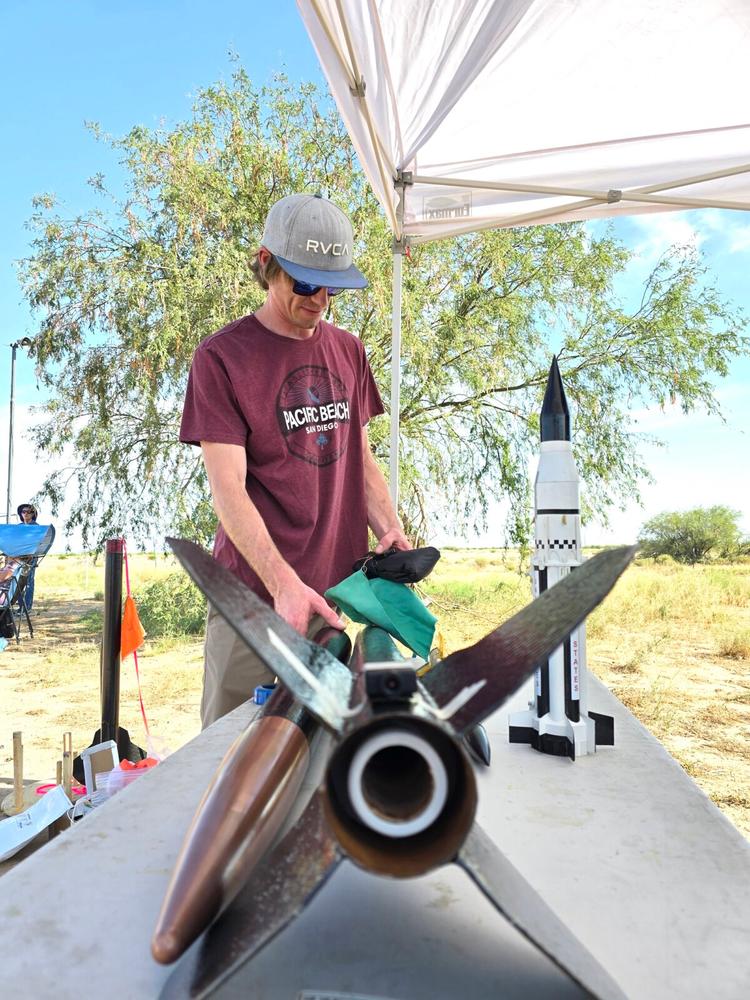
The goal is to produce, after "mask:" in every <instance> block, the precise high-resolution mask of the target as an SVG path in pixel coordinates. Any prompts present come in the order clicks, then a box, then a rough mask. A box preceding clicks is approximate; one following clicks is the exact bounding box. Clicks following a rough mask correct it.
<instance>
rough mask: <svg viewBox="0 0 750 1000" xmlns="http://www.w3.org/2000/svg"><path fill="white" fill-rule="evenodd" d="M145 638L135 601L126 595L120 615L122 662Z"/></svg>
mask: <svg viewBox="0 0 750 1000" xmlns="http://www.w3.org/2000/svg"><path fill="white" fill-rule="evenodd" d="M145 638H146V633H145V632H144V631H143V625H141V620H140V618H139V617H138V609H137V608H136V606H135V601H134V600H133V598H132V597H130V596H129V595H128V597H126V598H125V608H124V610H123V613H122V631H121V633H120V656H121V657H122V659H123V660H124V659H125V657H126V656H130V654H131V653H134V652H135V651H136V649H138V647H139V646H140V645H141V643H142V642H143V640H144V639H145Z"/></svg>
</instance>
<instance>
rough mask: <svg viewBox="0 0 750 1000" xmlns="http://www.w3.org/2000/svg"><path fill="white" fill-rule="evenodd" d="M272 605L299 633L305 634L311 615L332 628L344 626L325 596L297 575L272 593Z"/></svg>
mask: <svg viewBox="0 0 750 1000" xmlns="http://www.w3.org/2000/svg"><path fill="white" fill-rule="evenodd" d="M273 606H274V610H275V611H276V614H277V615H280V616H281V617H282V618H283V619H284V621H285V622H287V624H289V625H291V626H292V628H293V629H296V630H297V631H298V632H299V633H300V634H301V635H306V634H307V629H308V626H309V624H310V620H311V618H312V616H313V615H320V616H321V618H323V619H324V621H325V622H326V623H327V624H328V625H332V626H333V628H340V629H343V628H346V626H345V624H344V622H343V621H342V620H341V618H339V616H338V615H337V614H336V612H335V611H334V610H333V608H332V607H331V606H330V604H328V603H327V601H326V600H325V598H323V597H321V596H320V594H318V593H316V592H315V591H314V590H313V589H312V587H308V586H307V585H306V584H304V583H303V582H302V581H301V580H300V579H299V577H297V579H296V581H292V580H289V581H288V582H287V583H286V584H285V585H284V586H283V587H282V588H281V589H280V590H279V592H278V593H277V594H274V601H273Z"/></svg>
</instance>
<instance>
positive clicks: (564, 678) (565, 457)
mask: <svg viewBox="0 0 750 1000" xmlns="http://www.w3.org/2000/svg"><path fill="white" fill-rule="evenodd" d="M541 439H542V444H541V454H540V456H539V467H538V469H537V474H536V481H535V484H534V507H535V517H534V554H533V556H532V565H531V580H532V591H533V594H534V597H535V598H536V597H538V596H539V594H541V593H542V592H543V591H545V590H547V589H548V588H549V587H552V586H554V584H556V583H557V582H558V581H559V580H561V579H562V578H563V577H564V576H567V574H568V573H570V572H571V570H574V569H575V568H576V566H580V564H581V563H582V562H583V557H582V547H581V512H580V500H579V491H578V471H577V470H576V466H575V462H574V460H573V451H572V448H571V444H570V411H569V410H568V403H567V400H566V399H565V390H564V388H563V384H562V378H561V377H560V369H559V368H558V366H557V358H556V357H553V359H552V366H551V367H550V370H549V378H548V380H547V391H546V392H545V394H544V402H543V403H542V412H541ZM508 723H509V737H510V742H511V743H530V744H531V746H533V747H534V749H535V750H539V751H541V752H542V753H549V754H554V755H555V756H558V757H570V758H571V760H575V759H576V757H578V756H580V755H581V754H585V753H594V751H595V750H596V747H597V746H604V745H608V746H612V745H613V744H614V741H615V738H614V719H613V718H612V717H611V716H609V715H600V714H599V713H597V712H590V711H589V710H588V698H587V671H586V624H585V622H583V623H582V624H581V625H579V627H578V628H577V629H575V630H574V631H573V632H572V633H571V634H570V636H569V637H568V639H566V640H565V642H564V643H563V644H562V646H560V647H558V649H556V650H555V652H554V653H553V654H552V655H551V656H550V658H549V659H548V660H547V661H546V663H542V664H540V666H539V667H538V669H537V671H536V677H535V691H534V697H533V699H532V700H531V701H530V702H529V708H528V709H527V710H526V711H525V712H516V713H514V714H513V715H511V716H510V717H509V719H508Z"/></svg>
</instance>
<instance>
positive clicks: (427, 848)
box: [326, 714, 477, 878]
mask: <svg viewBox="0 0 750 1000" xmlns="http://www.w3.org/2000/svg"><path fill="white" fill-rule="evenodd" d="M326 792H327V817H328V822H329V824H330V826H331V829H332V830H333V833H334V835H335V836H336V838H337V839H338V841H339V843H340V845H341V846H342V847H343V849H344V851H346V853H347V854H348V855H349V857H350V858H351V859H352V860H353V861H354V862H355V863H356V864H359V865H360V866H361V867H362V868H365V869H367V870H368V871H373V872H376V873H378V874H382V875H391V876H395V877H401V878H407V877H411V876H414V875H421V874H424V873H425V872H428V871H431V870H432V869H433V868H435V867H437V866H438V865H441V864H446V863H447V862H449V861H451V860H453V858H455V856H456V854H457V852H458V850H459V849H460V847H461V844H462V843H463V841H464V839H465V838H466V836H467V834H468V832H469V829H470V828H471V824H472V822H473V819H474V813H475V810H476V802H477V791H476V781H475V778H474V772H473V769H472V766H471V764H470V763H469V760H468V758H467V756H466V754H465V753H464V751H463V750H462V749H461V747H460V746H459V744H458V742H457V741H456V739H455V738H454V737H453V736H452V735H451V734H449V733H448V732H446V731H444V730H443V729H442V728H440V727H439V726H436V725H434V724H432V723H431V722H428V721H427V720H425V719H419V718H415V717H414V716H411V715H406V714H396V715H393V716H389V717H388V718H387V719H383V718H382V717H381V718H380V719H378V720H376V721H374V722H372V723H371V724H369V725H367V726H365V727H363V728H361V729H359V730H356V731H355V732H353V733H352V734H351V735H350V736H349V737H348V738H346V739H344V741H343V742H342V743H341V744H340V745H339V747H338V748H337V750H336V752H335V754H334V756H333V758H332V760H331V763H330V766H329V769H328V776H327V784H326Z"/></svg>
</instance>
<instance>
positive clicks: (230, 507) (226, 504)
mask: <svg viewBox="0 0 750 1000" xmlns="http://www.w3.org/2000/svg"><path fill="white" fill-rule="evenodd" d="M201 451H202V452H203V463H204V465H205V466H206V472H207V474H208V481H209V483H210V485H211V495H212V498H213V504H214V510H215V511H216V515H217V517H218V518H219V520H220V521H221V523H222V526H223V528H224V530H225V531H226V533H227V534H228V535H229V537H230V538H231V539H232V541H233V542H234V544H235V545H236V546H237V548H238V549H239V551H240V553H241V554H242V556H243V557H244V558H245V559H246V560H247V562H248V563H249V564H250V565H251V566H252V568H253V569H254V570H255V572H256V573H257V574H258V576H259V577H260V578H261V580H262V581H263V583H264V584H265V586H266V589H267V590H268V592H269V594H270V595H271V597H272V598H273V606H274V608H275V610H276V613H277V614H279V615H281V617H282V618H283V619H284V620H285V621H287V622H288V623H289V624H290V625H291V626H292V627H293V628H295V629H297V631H298V632H301V633H302V634H303V635H304V633H305V632H306V631H307V626H308V625H309V624H310V619H311V618H312V616H313V615H314V614H319V615H321V616H322V617H323V618H324V619H325V621H327V622H328V624H329V625H333V627H334V628H344V623H343V621H342V620H341V619H340V618H339V616H338V615H337V614H336V612H335V611H334V610H333V609H332V608H331V607H330V605H329V604H327V603H326V601H325V600H324V599H323V598H322V597H321V596H320V594H317V593H316V592H315V591H314V590H313V589H312V588H311V587H308V586H307V585H306V584H304V583H303V582H302V580H300V578H299V576H297V574H296V573H295V572H294V570H293V569H292V567H291V566H290V565H289V563H288V562H286V560H285V559H284V558H283V557H282V555H281V553H280V552H279V550H278V549H277V548H276V545H275V544H274V541H273V539H272V538H271V536H270V534H269V533H268V528H267V527H266V525H265V522H264V520H263V518H262V517H261V516H260V514H259V513H258V509H257V507H256V506H255V504H254V503H253V502H252V500H251V499H250V497H249V496H248V495H247V490H246V489H245V477H246V475H247V457H246V455H245V449H244V448H243V447H241V446H240V445H236V444H217V443H215V442H212V441H201Z"/></svg>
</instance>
